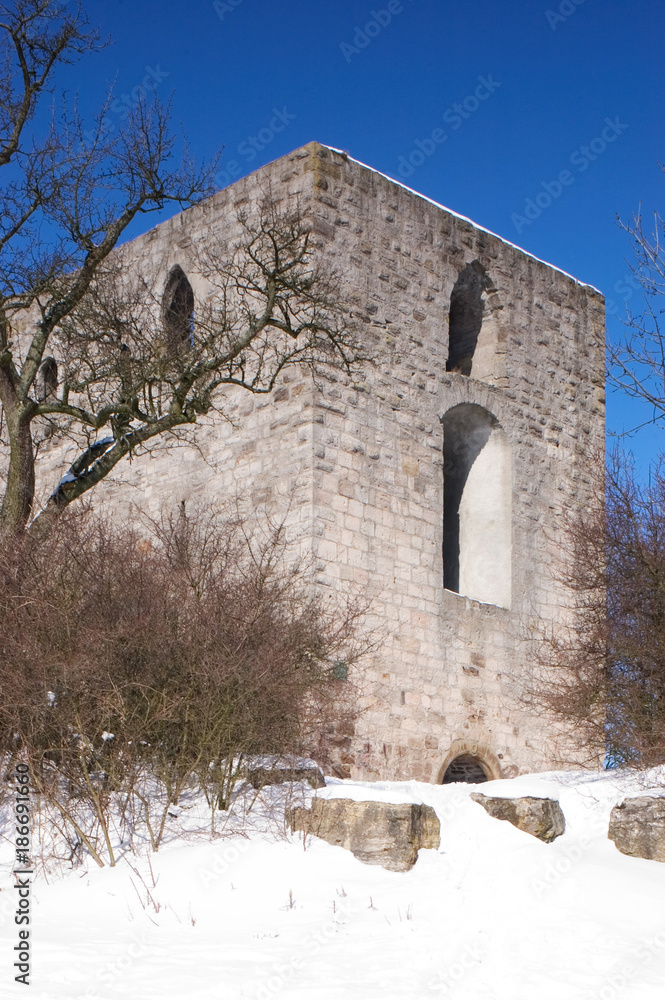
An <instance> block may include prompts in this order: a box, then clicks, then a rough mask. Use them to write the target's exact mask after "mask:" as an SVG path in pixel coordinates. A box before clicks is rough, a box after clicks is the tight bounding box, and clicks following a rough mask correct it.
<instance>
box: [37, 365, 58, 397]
mask: <svg viewBox="0 0 665 1000" xmlns="http://www.w3.org/2000/svg"><path fill="white" fill-rule="evenodd" d="M57 391H58V363H57V361H56V360H55V358H50V357H49V358H44V360H43V361H42V363H41V365H40V366H39V371H38V372H37V378H36V379H35V392H36V395H37V399H38V400H39V402H40V403H43V402H44V401H45V400H47V399H53V397H54V396H55V394H56V392H57Z"/></svg>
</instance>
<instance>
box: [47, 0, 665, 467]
mask: <svg viewBox="0 0 665 1000" xmlns="http://www.w3.org/2000/svg"><path fill="white" fill-rule="evenodd" d="M86 6H87V10H88V11H89V13H90V16H91V19H92V21H93V22H94V23H96V24H98V25H99V27H100V28H101V30H102V32H103V33H104V34H109V35H111V36H112V38H113V44H112V45H111V46H110V47H109V48H107V49H106V50H104V51H103V52H102V53H101V54H99V55H96V56H87V57H86V58H85V60H84V61H83V63H79V64H77V65H76V66H74V67H71V68H70V69H68V70H67V72H66V74H65V77H64V78H65V79H66V84H67V86H68V87H69V88H71V89H72V90H74V89H78V91H79V95H80V99H81V102H82V104H83V107H84V108H85V107H88V108H92V107H93V106H94V105H95V103H96V102H97V101H98V100H100V99H101V97H102V96H103V93H104V90H105V86H106V84H107V83H111V82H113V81H115V85H116V92H117V95H118V103H117V104H116V105H115V108H116V111H115V112H112V115H111V117H112V118H113V117H114V115H115V119H114V120H115V121H116V122H117V126H118V127H121V124H122V115H121V111H122V107H123V95H124V100H125V101H126V100H131V94H132V90H133V89H134V88H136V87H139V86H140V85H141V83H142V81H143V80H144V78H145V77H146V76H150V77H151V78H152V79H155V80H156V81H157V89H158V93H160V94H161V95H163V96H164V97H165V98H166V97H168V96H169V95H170V94H171V93H172V94H173V112H174V117H175V119H176V120H177V121H178V122H180V123H182V126H183V127H184V129H185V131H186V133H187V135H188V136H189V138H190V142H191V146H192V148H193V150H194V151H195V152H196V153H197V154H198V155H201V156H209V155H211V154H212V153H213V152H214V150H215V149H217V148H218V147H219V146H220V145H222V144H223V145H224V147H225V151H224V157H223V160H222V170H223V171H224V173H223V174H222V175H220V178H219V180H220V183H221V185H222V186H223V185H224V184H225V183H226V182H228V180H229V179H230V177H231V176H232V175H235V176H242V175H244V174H246V173H249V172H251V170H253V169H255V168H256V167H258V166H261V165H262V164H263V163H266V162H268V161H269V160H272V159H275V158H276V157H278V156H281V155H282V154H283V153H286V152H288V151H289V150H292V149H295V148H297V147H298V146H301V145H303V144H304V143H306V142H309V141H310V140H312V139H318V140H319V141H321V142H324V143H327V144H329V145H332V146H337V147H340V148H343V149H346V150H348V151H349V153H350V154H351V155H352V156H354V157H355V158H357V159H359V160H361V161H363V162H364V163H367V164H369V165H370V166H372V167H375V168H376V169H378V170H380V171H382V172H384V173H386V174H389V175H390V176H392V177H395V178H398V179H399V178H400V177H403V179H404V181H405V183H407V184H408V185H409V186H410V187H413V188H415V189H416V190H417V191H420V192H422V193H423V194H425V195H427V196H428V197H430V198H433V199H435V200H436V201H439V202H441V203H443V204H444V205H446V206H448V207H449V208H451V209H453V210H454V211H456V212H460V213H461V214H463V215H467V216H469V217H470V218H471V219H473V220H474V221H475V222H477V223H478V224H480V225H482V226H485V227H486V228H488V229H490V230H492V231H493V232H495V233H498V234H499V235H500V236H502V237H504V238H505V239H508V240H510V241H511V242H514V243H517V244H518V245H520V246H522V247H524V248H525V249H526V250H528V251H530V252H531V253H533V254H535V255H536V256H538V257H541V258H543V259H544V260H547V261H550V262H551V263H553V264H556V265H557V266H558V267H561V268H563V269H564V270H565V271H568V272H570V273H571V274H573V275H575V276H576V277H579V278H580V279H582V280H584V281H587V282H589V283H591V284H593V285H595V286H596V287H598V288H600V289H601V291H603V292H604V294H605V295H606V296H607V299H608V302H609V305H610V309H608V330H609V333H610V336H616V335H617V333H618V332H619V330H620V323H619V319H618V318H617V315H615V313H618V314H623V312H624V302H625V300H626V299H627V298H629V299H630V302H629V304H630V305H631V306H635V305H636V303H637V301H638V294H637V293H636V292H635V293H634V294H632V293H631V288H630V285H629V284H626V278H627V276H628V275H629V268H628V263H627V258H629V257H630V247H629V243H628V239H627V236H626V235H625V233H623V232H622V231H621V230H620V229H619V228H618V226H617V224H616V216H617V215H619V216H620V217H621V218H622V219H624V220H629V219H630V216H631V215H632V213H634V212H635V211H637V209H638V207H639V205H640V203H641V204H642V209H643V212H644V214H645V215H649V214H650V213H652V212H653V210H654V209H656V208H661V209H662V208H663V206H664V202H665V198H664V195H665V176H664V175H663V173H662V171H661V170H660V168H659V164H662V163H663V162H665V149H664V142H663V138H664V128H663V126H664V117H665V115H664V108H665V101H664V100H663V98H664V96H665V95H664V91H665V70H664V69H663V59H662V55H663V42H664V40H665V5H664V4H663V2H662V0H629V2H626V0H581V2H580V0H577V2H576V0H563V2H561V0H559V2H556V0H552V3H551V5H549V4H548V2H547V0H544V2H542V3H541V2H540V0H521V2H519V0H475V2H473V3H462V2H455V3H453V2H448V0H440V2H437V0H388V2H384V0H376V2H374V3H373V2H371V0H368V2H362V0H334V2H332V3H322V2H320V0H282V2H277V0H227V2H224V0H218V2H217V3H216V4H213V3H212V2H208V0H189V2H188V3H182V2H181V0H180V2H177V3H176V2H175V0H160V2H159V3H157V2H156V0H142V2H138V3H137V2H136V0H104V2H103V3H102V2H101V0H94V2H89V3H88V4H87V5H86ZM366 26H367V30H365V28H366ZM357 29H360V33H358V32H357ZM478 88H480V89H478ZM456 104H457V105H461V111H460V109H459V108H457V109H456V108H455V105H456ZM276 112H279V113H280V115H281V120H280V119H279V118H276V117H275V114H276ZM608 122H611V123H613V125H612V126H610V125H609V124H608ZM271 123H272V125H273V126H281V129H280V130H279V131H278V130H277V129H276V128H274V127H272V128H271ZM435 129H439V130H440V132H438V133H436V135H437V137H438V139H439V142H438V143H437V142H434V141H432V138H431V137H432V132H433V131H434V130H435ZM442 135H445V139H442ZM253 137H255V138H253ZM419 143H420V146H419ZM259 147H262V148H259ZM414 154H415V155H414ZM400 170H401V174H400ZM409 170H412V171H413V172H412V173H409ZM562 171H567V173H566V174H565V181H566V183H564V184H561V183H560V181H558V182H557V178H558V177H559V175H560V174H561V173H562ZM406 174H408V176H405V175H406ZM555 182H556V183H555ZM543 184H546V185H548V190H549V195H548V191H547V190H546V189H545V188H544V186H543ZM559 188H560V190H559ZM539 195H540V198H538V196H539ZM529 199H531V200H532V202H533V203H535V205H534V207H532V208H531V209H530V211H529V212H527V204H528V200H529ZM548 199H549V200H550V201H551V203H550V204H547V202H548ZM538 212H539V214H537V213H538ZM528 214H531V216H536V217H534V218H532V219H531V220H527V215H528ZM133 234H134V233H133ZM643 416H644V414H641V413H636V412H635V409H634V407H630V406H628V405H627V404H626V402H625V401H624V400H622V399H619V398H616V397H610V399H609V400H608V428H609V429H610V430H612V431H621V430H623V429H628V428H629V427H631V426H632V425H634V424H635V423H637V422H639V420H640V419H641V418H642V417H643ZM661 433H662V432H661ZM632 446H633V447H634V449H635V451H636V454H637V455H638V456H640V457H641V458H643V457H644V456H645V455H646V454H647V453H648V452H649V451H655V450H657V449H658V450H665V438H662V439H661V436H660V435H657V434H656V432H654V431H652V430H651V431H649V432H648V434H647V435H646V436H645V435H644V434H642V435H640V436H638V438H636V439H635V440H634V441H633V442H632Z"/></svg>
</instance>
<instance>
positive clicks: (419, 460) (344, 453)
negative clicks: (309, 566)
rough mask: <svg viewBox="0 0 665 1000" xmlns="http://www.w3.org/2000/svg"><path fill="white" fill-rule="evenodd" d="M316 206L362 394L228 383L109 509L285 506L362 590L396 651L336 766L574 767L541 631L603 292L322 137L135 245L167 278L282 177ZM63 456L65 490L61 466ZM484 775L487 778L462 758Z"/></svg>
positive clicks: (377, 663) (600, 423)
mask: <svg viewBox="0 0 665 1000" xmlns="http://www.w3.org/2000/svg"><path fill="white" fill-rule="evenodd" d="M268 188H269V189H270V191H271V194H272V197H273V198H274V199H275V200H276V201H277V203H278V205H282V206H284V207H286V206H289V205H294V204H296V202H297V203H298V204H299V205H300V207H301V210H303V211H304V213H305V215H306V217H307V218H308V220H309V224H310V225H311V229H312V232H313V234H314V237H315V240H316V247H317V253H318V254H319V255H320V257H321V258H322V259H323V260H324V261H325V264H326V266H329V267H330V268H332V269H334V270H335V271H337V272H338V273H339V274H340V275H341V279H342V287H343V295H344V299H345V301H346V303H347V304H348V306H349V308H350V310H351V311H352V313H353V315H354V320H355V322H356V324H357V325H358V328H359V330H360V331H361V332H362V335H363V337H365V338H366V340H367V343H368V344H369V345H370V346H371V348H372V350H373V353H374V354H375V355H376V363H375V364H374V365H373V366H368V367H367V370H366V372H365V381H364V384H363V385H362V386H356V387H353V386H350V385H348V384H345V383H344V382H343V381H341V380H340V381H336V382H333V381H329V382H327V383H325V384H323V385H322V386H320V387H318V388H317V387H315V386H313V385H312V384H311V383H310V382H309V381H306V380H303V379H301V378H300V377H298V378H296V377H295V376H291V377H290V378H285V379H284V380H283V382H282V384H281V385H280V387H279V389H278V391H276V392H274V393H273V394H272V395H271V396H268V397H263V398H261V397H258V398H253V397H251V396H249V395H248V394H246V393H245V394H243V393H242V392H235V391H233V392H228V393H227V394H226V409H227V412H228V413H229V415H230V417H231V419H232V423H228V422H222V421H216V420H212V419H211V420H208V421H207V422H206V423H205V425H204V426H201V427H200V428H198V430H197V431H196V436H195V441H194V442H189V443H187V442H184V443H180V444H179V445H177V446H176V445H173V447H171V448H170V449H165V448H163V447H162V448H159V449H156V450H155V451H154V452H152V453H151V454H149V455H144V456H141V457H136V458H135V459H134V460H133V461H132V463H131V464H129V463H128V464H127V466H126V467H124V468H123V469H122V470H118V476H121V477H122V481H119V479H118V478H116V480H114V481H113V482H108V483H104V484H102V485H101V487H100V488H99V494H98V496H99V499H100V500H101V501H103V502H104V503H108V504H111V505H113V506H115V507H116V508H118V507H120V506H121V505H124V504H127V503H130V502H140V503H141V504H142V505H144V506H146V507H147V508H148V509H151V510H155V511H156V510H157V509H158V508H159V506H160V505H162V504H163V503H164V502H169V503H172V504H173V506H174V507H175V505H177V504H178V503H179V502H180V500H182V499H190V498H197V497H214V498H217V499H220V498H222V499H223V498H228V499H232V498H234V497H235V496H238V497H240V498H242V499H243V500H244V501H248V502H250V503H253V504H255V505H258V506H260V505H268V506H269V507H271V509H273V510H275V511H282V512H285V511H288V515H287V516H288V523H289V526H290V529H291V530H292V531H293V532H294V534H297V535H298V537H299V539H300V544H301V545H302V547H303V549H304V550H305V551H306V552H307V553H308V554H310V555H311V557H312V558H313V565H314V567H315V582H316V585H317V586H319V587H321V588H328V589H330V590H333V591H340V592H341V591H345V590H347V589H348V587H349V586H350V585H358V586H360V587H366V588H368V590H369V593H370V594H371V595H372V597H373V615H374V618H375V620H376V623H377V624H378V625H379V626H380V628H381V630H382V634H384V635H385V641H384V642H383V644H382V646H381V648H380V649H379V650H378V651H376V652H375V654H374V655H373V658H372V661H371V663H370V664H369V665H367V667H366V669H365V671H364V673H363V677H362V695H363V697H362V707H363V713H362V715H361V717H360V719H359V721H358V723H357V725H356V731H355V735H354V736H353V737H352V739H351V741H350V744H351V745H350V746H349V747H348V748H347V749H346V750H345V751H344V759H343V760H342V761H341V762H340V767H341V770H342V771H343V772H344V773H348V774H350V775H352V776H353V777H358V778H365V779H370V778H383V779H388V778H390V779H408V778H415V779H419V780H423V781H431V782H436V781H441V780H443V779H444V777H445V774H446V771H447V769H448V767H449V766H450V764H451V763H452V762H453V761H454V760H456V759H457V758H458V757H464V758H472V759H473V760H474V761H476V763H477V766H478V768H479V769H480V770H479V771H478V773H479V774H480V773H482V774H484V775H485V777H488V778H491V777H500V776H511V775H515V774H517V773H520V772H525V771H533V770H540V769H543V768H548V767H551V766H553V765H554V764H556V762H557V760H558V759H560V758H561V757H562V756H563V757H565V756H568V757H570V753H571V752H572V751H571V748H570V745H569V744H570V741H569V740H567V739H566V734H565V733H562V732H560V731H558V730H555V728H554V727H553V726H551V725H549V724H548V722H547V720H546V719H543V718H542V717H541V716H540V715H538V714H536V713H535V712H533V711H532V710H530V709H529V706H528V700H525V699H524V697H523V696H524V693H525V691H526V689H527V687H528V680H529V678H530V676H531V672H532V656H531V649H530V646H529V643H528V641H525V638H524V637H525V635H528V634H529V632H530V629H531V626H532V625H533V624H534V622H542V621H549V620H551V619H552V618H553V617H554V616H556V615H557V614H558V613H559V611H558V609H559V608H560V607H561V605H562V596H563V595H562V593H561V590H560V584H559V583H558V582H557V580H558V578H559V576H560V570H561V568H562V560H563V558H564V555H563V549H562V547H561V545H560V544H559V541H558V539H559V538H560V534H559V533H560V530H561V528H560V515H561V512H562V511H563V510H569V509H579V508H581V507H582V506H583V505H584V504H585V502H586V500H587V498H588V495H589V490H590V488H591V480H590V469H589V456H590V455H592V454H594V453H596V452H598V453H600V452H601V450H602V446H603V436H604V392H603V351H604V311H603V299H602V296H601V295H600V293H598V292H597V291H595V290H594V289H592V288H590V287H589V286H587V285H584V284H581V283H579V282H578V281H576V280H574V279H573V278H571V277H569V276H568V275H565V274H563V273H562V272H561V271H558V270H556V269H555V268H553V267H551V266H549V265H547V264H544V263H542V262H540V261H538V260H536V259H534V258H533V257H531V256H529V255H528V254H526V253H524V252H523V251H521V250H519V249H517V248H516V247H514V246H513V245H511V244H509V243H506V242H504V241H503V240H501V239H500V238H499V237H497V236H494V235H492V234H490V233H488V232H486V231H485V230H483V229H480V228H478V227H476V226H475V225H473V223H471V222H470V221H468V220H466V219H462V218H460V217H458V216H456V215H454V214H452V213H451V212H449V211H447V210H446V209H444V208H442V207H440V206H438V205H435V204H433V203H432V202H430V201H428V200H427V199H425V198H423V197H421V196H419V195H418V194H416V193H414V192H412V191H410V190H408V189H406V188H404V187H403V186H401V185H400V184H398V183H395V182H393V181H391V180H389V179H388V178H386V177H384V176H382V175H380V174H378V173H376V172H374V171H373V170H371V169H369V168H367V167H365V166H363V165H362V164H359V163H357V162H356V161H354V160H352V159H350V158H349V157H348V156H346V155H345V154H343V153H339V152H336V151H334V150H331V149H329V148H327V147H325V146H322V145H320V144H318V143H310V144H309V145H307V146H305V147H303V148H302V149H298V150H296V151H295V152H293V153H291V154H289V155H288V156H285V157H282V158H281V159H279V160H276V161H275V162H273V163H271V164H269V165H268V166H266V167H263V168H262V169H261V170H258V171H257V172H256V173H254V174H252V175H250V176H249V177H246V178H244V179H242V180H239V181H238V182H236V183H235V184H233V185H232V186H231V187H229V188H226V189H225V190H223V191H221V192H219V193H218V194H217V195H215V196H214V197H212V198H211V199H209V200H208V201H206V202H205V203H203V204H202V205H200V206H197V207H195V208H192V209H189V210H188V211H186V212H183V213H182V214H180V215H177V216H175V217H174V218H173V219H171V220H169V221H168V222H165V223H163V224H161V225H160V226H158V227H156V228H155V229H153V230H152V231H150V232H149V233H146V234H145V235H144V236H142V237H139V238H138V239H136V240H134V241H133V243H131V244H129V245H128V247H127V248H126V249H125V252H126V253H128V254H129V258H130V259H131V260H133V261H135V263H136V266H137V267H138V268H140V269H141V272H142V273H143V274H144V275H145V278H146V280H147V281H148V282H150V283H151V284H152V285H153V287H156V288H159V287H163V286H164V284H165V282H166V280H167V276H168V275H169V273H170V272H171V270H172V268H173V267H174V265H176V264H178V265H180V267H182V269H183V270H184V272H185V273H186V274H187V276H188V278H189V281H190V282H191V285H192V287H193V289H194V295H195V298H202V297H205V296H206V295H208V294H209V289H207V288H206V287H205V286H204V284H203V282H202V280H201V279H200V277H199V276H198V275H197V274H196V273H195V272H194V271H193V270H192V264H191V259H192V258H191V248H192V247H193V246H194V245H195V244H196V243H197V241H201V240H207V239H210V238H211V236H213V237H214V238H216V239H220V240H222V241H223V242H224V243H226V244H228V245H231V244H232V243H233V240H234V238H235V237H237V236H238V235H239V226H238V220H237V216H238V211H239V210H244V211H246V212H248V213H253V212H258V206H259V203H260V201H261V198H262V196H263V194H264V193H265V191H266V190H267V189H268ZM63 465H64V458H63V454H62V450H59V451H58V450H54V451H53V453H52V456H51V467H50V470H49V475H50V479H48V481H44V482H42V483H41V484H40V485H41V489H42V496H45V495H47V493H48V492H49V491H50V490H51V489H52V488H53V486H54V484H55V483H57V481H58V479H59V476H60V475H61V474H62V468H63ZM469 773H472V772H471V771H469Z"/></svg>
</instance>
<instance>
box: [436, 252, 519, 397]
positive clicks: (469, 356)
mask: <svg viewBox="0 0 665 1000" xmlns="http://www.w3.org/2000/svg"><path fill="white" fill-rule="evenodd" d="M501 312H502V306H501V302H500V300H499V296H498V293H497V290H496V288H495V287H494V285H493V284H492V280H491V278H490V276H489V275H488V274H487V272H486V271H485V268H484V267H483V266H482V264H481V263H480V261H478V260H474V261H473V263H471V264H467V266H466V267H465V268H464V269H463V270H462V271H460V273H459V276H458V278H457V281H456V282H455V284H454V286H453V290H452V293H451V296H450V314H449V317H448V360H447V362H446V371H449V372H458V373H459V374H460V375H467V376H468V375H471V376H472V377H473V378H476V379H481V380H482V381H484V382H488V383H489V384H490V385H504V384H505V374H506V372H505V360H506V358H505V354H506V345H505V339H506V334H505V329H504V326H503V323H502V322H501V321H500V319H501Z"/></svg>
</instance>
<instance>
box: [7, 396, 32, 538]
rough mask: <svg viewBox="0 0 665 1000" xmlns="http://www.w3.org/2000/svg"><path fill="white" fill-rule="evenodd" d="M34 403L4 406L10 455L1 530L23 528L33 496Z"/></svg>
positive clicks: (27, 518) (28, 515)
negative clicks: (32, 424) (31, 425)
mask: <svg viewBox="0 0 665 1000" xmlns="http://www.w3.org/2000/svg"><path fill="white" fill-rule="evenodd" d="M33 408H34V407H33V406H32V405H31V404H28V405H27V406H26V405H25V404H22V403H17V404H15V405H14V406H10V407H9V408H7V407H6V406H5V407H4V410H5V419H6V422H7V435H8V437H9V447H10V452H11V459H10V462H9V469H8V471H7V486H6V489H5V495H4V498H3V501H2V509H1V510H0V534H5V535H6V534H13V533H15V532H19V531H23V530H24V528H25V526H26V525H27V523H28V521H29V519H30V513H31V511H32V504H33V501H34V497H35V456H34V451H33V446H32V432H31V429H30V424H31V420H32V410H33Z"/></svg>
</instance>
